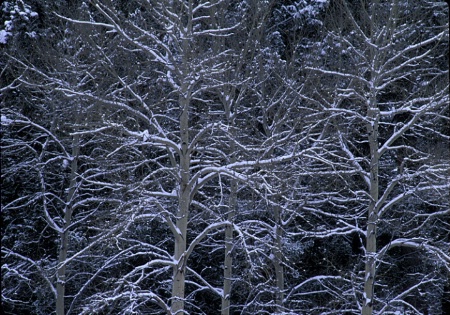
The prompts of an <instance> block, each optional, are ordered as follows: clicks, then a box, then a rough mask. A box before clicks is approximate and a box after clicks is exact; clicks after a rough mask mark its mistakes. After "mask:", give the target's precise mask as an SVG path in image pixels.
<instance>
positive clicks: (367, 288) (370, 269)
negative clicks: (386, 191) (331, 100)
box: [362, 96, 379, 315]
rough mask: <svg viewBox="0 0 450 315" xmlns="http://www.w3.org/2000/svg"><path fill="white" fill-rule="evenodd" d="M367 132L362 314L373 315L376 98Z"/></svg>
mask: <svg viewBox="0 0 450 315" xmlns="http://www.w3.org/2000/svg"><path fill="white" fill-rule="evenodd" d="M367 116H368V119H369V122H368V123H367V132H368V134H369V137H368V140H369V145H370V187H369V193H370V198H371V200H370V203H369V207H368V214H367V215H368V218H367V229H366V266H365V272H364V293H363V294H364V301H363V308H362V314H363V315H371V314H372V313H373V299H374V284H375V267H376V266H375V264H376V259H375V258H376V250H377V223H378V222H377V221H378V211H377V208H376V204H377V202H378V198H379V197H378V195H379V191H378V190H379V187H378V168H379V153H378V146H379V145H378V120H379V110H378V108H377V107H376V105H375V97H374V96H373V98H372V100H371V101H370V105H369V109H368V115H367Z"/></svg>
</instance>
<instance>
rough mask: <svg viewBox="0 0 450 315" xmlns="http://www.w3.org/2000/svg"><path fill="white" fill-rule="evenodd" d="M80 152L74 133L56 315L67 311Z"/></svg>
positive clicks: (61, 246)
mask: <svg viewBox="0 0 450 315" xmlns="http://www.w3.org/2000/svg"><path fill="white" fill-rule="evenodd" d="M79 153H80V136H79V135H78V134H76V135H74V137H73V140H72V161H71V170H70V184H69V192H68V195H67V199H66V206H65V208H64V225H63V230H62V232H61V233H60V247H59V253H58V269H57V275H56V277H57V278H56V315H64V313H65V304H64V298H65V286H66V265H65V264H64V262H65V260H66V259H67V251H68V246H69V238H68V236H69V235H68V232H69V231H68V229H69V226H70V224H71V223H72V212H73V209H72V205H73V197H74V195H75V191H76V189H77V171H78V155H79Z"/></svg>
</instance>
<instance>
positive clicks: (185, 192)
mask: <svg viewBox="0 0 450 315" xmlns="http://www.w3.org/2000/svg"><path fill="white" fill-rule="evenodd" d="M183 90H184V89H183ZM186 91H187V88H186ZM180 106H181V109H182V113H181V116H180V141H181V156H180V186H179V193H178V194H179V196H178V213H177V217H176V227H177V232H178V233H179V234H178V235H175V249H174V251H175V253H174V261H175V263H176V265H175V266H174V267H173V284H172V285H173V286H172V305H171V311H172V314H175V315H176V314H181V313H183V311H184V294H185V277H186V257H185V253H186V240H187V225H188V217H189V205H190V202H191V200H190V198H191V194H190V193H191V189H190V186H189V179H190V152H189V98H186V97H185V96H184V95H181V96H180Z"/></svg>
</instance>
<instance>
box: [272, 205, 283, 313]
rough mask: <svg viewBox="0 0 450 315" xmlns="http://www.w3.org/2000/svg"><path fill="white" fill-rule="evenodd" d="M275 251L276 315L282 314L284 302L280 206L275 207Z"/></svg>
mask: <svg viewBox="0 0 450 315" xmlns="http://www.w3.org/2000/svg"><path fill="white" fill-rule="evenodd" d="M274 211H275V224H276V228H275V249H274V256H275V258H274V260H273V263H274V268H275V276H276V297H275V299H276V300H275V303H276V306H277V313H280V314H281V313H282V312H283V309H284V305H283V300H284V267H283V252H282V246H283V239H282V235H283V230H282V223H281V215H280V206H278V205H276V206H275V209H274Z"/></svg>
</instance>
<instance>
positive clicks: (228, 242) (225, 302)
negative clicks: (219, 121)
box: [221, 159, 237, 315]
mask: <svg viewBox="0 0 450 315" xmlns="http://www.w3.org/2000/svg"><path fill="white" fill-rule="evenodd" d="M232 160H235V159H232ZM232 163H233V161H232ZM236 193H237V181H236V180H235V179H233V180H232V181H231V189H230V201H229V208H228V215H227V220H228V221H230V224H228V225H227V226H226V228H225V258H224V263H223V296H222V312H221V313H222V315H229V314H230V297H231V277H232V275H233V257H232V256H231V251H232V249H233V224H232V222H233V220H234V216H235V213H236Z"/></svg>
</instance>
